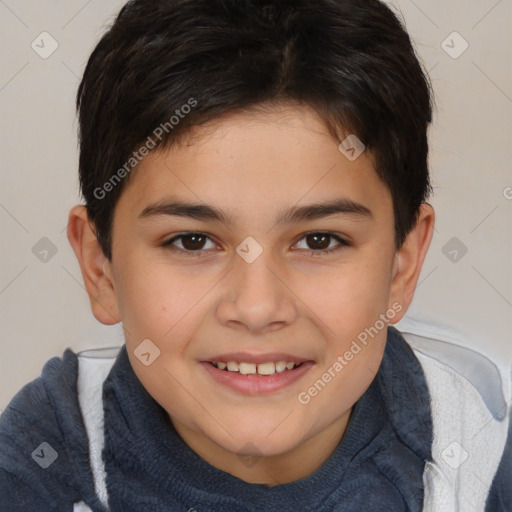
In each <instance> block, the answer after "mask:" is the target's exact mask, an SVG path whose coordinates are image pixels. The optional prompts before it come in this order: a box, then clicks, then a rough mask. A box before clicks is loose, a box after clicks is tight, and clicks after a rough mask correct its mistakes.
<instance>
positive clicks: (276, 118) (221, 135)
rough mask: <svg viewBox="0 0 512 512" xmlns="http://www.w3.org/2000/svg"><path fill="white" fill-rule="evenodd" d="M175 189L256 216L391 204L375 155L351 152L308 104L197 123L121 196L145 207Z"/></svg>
mask: <svg viewBox="0 0 512 512" xmlns="http://www.w3.org/2000/svg"><path fill="white" fill-rule="evenodd" d="M171 194H172V196H173V197H174V198H176V197H178V198H183V199H186V200H193V201H194V202H196V203H199V202H205V203H209V204H214V205H216V206H220V207H223V209H228V210H229V209H230V210H232V211H233V213H235V214H238V215H240V214H241V212H245V214H248V215H251V214H252V215H253V216H254V215H256V212H258V215H260V214H263V215H264V214H265V212H268V213H269V214H270V211H269V209H273V210H274V211H272V215H274V214H275V210H276V209H280V208H281V207H282V206H283V205H292V204H300V203H301V202H313V201H317V200H319V199H324V200H325V199H334V198H339V197H340V196H342V197H345V198H348V199H350V200H352V201H357V202H358V203H362V204H365V203H368V204H373V205H375V204H376V203H377V202H378V203H380V204H381V205H382V206H383V207H386V206H390V205H391V196H390V194H389V191H388V189H387V187H386V186H385V185H384V184H383V182H382V181H381V180H380V178H379V177H378V175H377V173H376V172H375V169H374V159H373V155H372V154H371V153H370V152H369V151H365V152H363V153H362V154H361V155H360V156H359V157H358V158H357V159H355V160H353V161H352V160H350V159H349V158H347V156H346V154H344V153H342V152H341V151H340V149H339V148H338V142H337V141H336V140H334V138H333V137H332V135H331V134H330V133H329V131H328V129H327V127H326V126H325V124H324V122H323V121H322V119H321V118H320V117H319V116H318V115H317V114H316V113H315V112H314V111H313V110H312V109H310V108H307V107H304V108H302V107H279V108H275V109H265V110H251V111H247V112H241V113H238V114H234V115H233V114H232V115H229V116H224V117H223V118H220V119H215V120H214V121H213V122H210V123H208V124H205V125H201V126H199V127H196V128H195V129H194V131H193V132H191V133H190V134H189V135H188V136H187V137H186V138H185V139H183V140H182V141H180V143H176V144H174V145H173V146H171V147H170V148H168V149H165V150H156V151H154V152H152V153H150V154H149V155H148V156H146V157H145V158H144V159H143V160H142V161H141V162H140V163H139V164H138V166H137V168H136V169H135V170H134V171H133V174H132V176H131V177H130V181H129V182H128V184H127V186H126V189H125V191H124V192H123V194H122V195H121V200H120V202H121V201H123V202H126V201H128V200H129V201H130V204H131V208H132V209H134V210H138V211H139V212H140V211H142V210H143V209H144V208H145V207H146V206H147V204H148V202H153V203H155V202H158V201H165V200H167V199H168V198H169V195H171Z"/></svg>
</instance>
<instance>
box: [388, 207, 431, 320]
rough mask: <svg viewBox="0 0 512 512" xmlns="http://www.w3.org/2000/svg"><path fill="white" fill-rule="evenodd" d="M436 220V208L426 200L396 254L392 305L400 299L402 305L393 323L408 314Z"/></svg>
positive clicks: (392, 282) (390, 303)
mask: <svg viewBox="0 0 512 512" xmlns="http://www.w3.org/2000/svg"><path fill="white" fill-rule="evenodd" d="M434 222H435V214H434V209H433V208H432V207H431V206H430V205H429V204H426V203H423V204H422V205H421V207H420V211H419V214H418V220H417V222H416V225H415V226H414V228H413V229H412V230H411V231H410V232H409V234H408V235H407V237H406V239H405V241H404V243H403V245H402V247H401V248H400V250H399V251H398V252H397V253H396V254H395V261H394V267H393V277H392V281H391V287H390V296H389V303H388V307H391V306H392V304H397V303H398V304H400V305H401V306H402V308H401V309H400V311H399V312H398V313H397V314H396V315H395V317H393V319H392V320H391V319H390V323H392V324H395V323H397V322H398V321H399V320H400V319H401V318H402V317H403V316H404V314H405V312H406V311H407V309H408V308H409V306H410V304H411V302H412V299H413V297H414V291H415V290H416V286H417V283H418V279H419V276H420V272H421V267H422V266H423V261H424V259H425V256H426V254H427V250H428V248H429V246H430V241H431V240H432V234H433V232H434ZM393 309H395V308H393ZM395 310H396V309H395Z"/></svg>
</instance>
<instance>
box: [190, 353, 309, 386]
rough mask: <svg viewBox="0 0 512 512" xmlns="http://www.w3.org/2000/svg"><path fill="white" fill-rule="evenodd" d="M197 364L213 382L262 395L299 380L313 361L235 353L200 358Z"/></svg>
mask: <svg viewBox="0 0 512 512" xmlns="http://www.w3.org/2000/svg"><path fill="white" fill-rule="evenodd" d="M200 364H201V366H202V367H203V368H204V369H205V370H206V372H207V373H208V375H210V377H212V378H213V380H214V381H215V382H216V383H219V384H222V385H223V386H225V387H228V388H230V389H231V390H233V391H236V392H239V393H243V394H248V395H253V396H254V395H264V394H270V393H275V392H277V391H280V390H283V389H285V388H287V387H289V386H291V385H292V384H294V383H295V382H297V381H298V380H299V379H301V378H302V377H303V376H304V375H305V374H306V373H307V372H308V371H309V370H310V368H312V367H313V366H314V364H315V363H314V361H311V360H304V359H296V358H294V357H293V356H289V355H288V356H286V355H275V356H272V355H268V356H265V357H261V356H260V357H257V356H254V357H253V356H250V355H247V354H240V355H239V356H238V357H237V355H235V354H232V355H230V356H219V357H216V358H213V359H211V360H209V361H202V362H201V363H200Z"/></svg>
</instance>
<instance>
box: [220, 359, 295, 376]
mask: <svg viewBox="0 0 512 512" xmlns="http://www.w3.org/2000/svg"><path fill="white" fill-rule="evenodd" d="M213 364H214V365H215V366H217V368H218V369H219V370H226V371H229V372H239V373H240V374H241V375H256V374H258V375H274V374H276V373H283V372H285V371H287V370H293V369H294V368H295V367H296V366H298V365H297V364H296V363H292V362H289V363H287V362H286V361H277V362H275V363H274V362H272V361H269V362H267V363H260V364H255V363H243V362H242V363H238V362H236V361H228V362H227V363H225V362H224V361H219V362H218V363H213Z"/></svg>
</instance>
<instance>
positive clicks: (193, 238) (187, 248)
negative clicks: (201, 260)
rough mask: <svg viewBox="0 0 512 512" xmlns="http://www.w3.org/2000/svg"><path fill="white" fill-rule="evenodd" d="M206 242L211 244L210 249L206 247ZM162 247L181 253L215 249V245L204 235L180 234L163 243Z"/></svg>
mask: <svg viewBox="0 0 512 512" xmlns="http://www.w3.org/2000/svg"><path fill="white" fill-rule="evenodd" d="M208 242H209V243H210V244H211V246H210V247H206V245H207V243H208ZM163 246H164V247H168V248H170V249H175V250H177V251H182V252H199V251H202V250H206V249H214V248H215V244H214V243H213V242H212V241H211V240H210V238H209V237H208V236H207V235H205V234H204V233H182V234H181V235H177V236H175V237H173V238H171V239H170V240H168V241H166V242H164V244H163Z"/></svg>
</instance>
